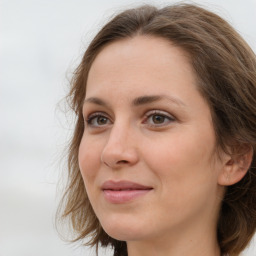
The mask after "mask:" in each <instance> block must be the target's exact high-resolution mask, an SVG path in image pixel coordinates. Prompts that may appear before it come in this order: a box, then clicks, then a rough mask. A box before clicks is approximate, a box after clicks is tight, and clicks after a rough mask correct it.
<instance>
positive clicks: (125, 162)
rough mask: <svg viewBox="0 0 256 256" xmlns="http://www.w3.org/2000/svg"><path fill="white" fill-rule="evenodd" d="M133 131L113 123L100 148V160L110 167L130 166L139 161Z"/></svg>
mask: <svg viewBox="0 0 256 256" xmlns="http://www.w3.org/2000/svg"><path fill="white" fill-rule="evenodd" d="M136 145H137V143H136V138H135V132H134V131H132V129H131V128H127V126H126V127H124V125H121V124H115V125H114V126H113V127H112V128H111V131H110V133H109V135H108V139H107V142H106V144H105V147H104V148H103V150H102V154H101V161H102V163H103V164H105V165H106V166H108V167H110V168H112V169H118V168H121V167H123V166H132V165H135V164H136V163H137V162H138V161H139V156H138V150H137V147H136Z"/></svg>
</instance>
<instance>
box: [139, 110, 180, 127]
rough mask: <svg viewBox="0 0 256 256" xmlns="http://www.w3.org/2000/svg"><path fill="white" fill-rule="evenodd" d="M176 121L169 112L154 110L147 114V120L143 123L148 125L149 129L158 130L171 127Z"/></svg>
mask: <svg viewBox="0 0 256 256" xmlns="http://www.w3.org/2000/svg"><path fill="white" fill-rule="evenodd" d="M175 120H176V119H175V118H174V117H173V116H172V115H170V114H169V113H168V112H165V111H161V110H153V111H149V112H148V113H147V114H146V118H145V119H144V121H143V123H144V124H147V125H148V126H149V127H153V128H157V127H162V126H167V125H170V124H171V123H172V122H174V121H175Z"/></svg>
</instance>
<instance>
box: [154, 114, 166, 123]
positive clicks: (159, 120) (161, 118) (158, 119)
mask: <svg viewBox="0 0 256 256" xmlns="http://www.w3.org/2000/svg"><path fill="white" fill-rule="evenodd" d="M153 121H154V123H157V124H160V123H163V121H164V117H163V116H159V115H155V116H153Z"/></svg>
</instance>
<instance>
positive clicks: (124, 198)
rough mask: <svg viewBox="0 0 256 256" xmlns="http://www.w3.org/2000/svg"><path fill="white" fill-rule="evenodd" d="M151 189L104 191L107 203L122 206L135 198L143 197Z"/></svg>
mask: <svg viewBox="0 0 256 256" xmlns="http://www.w3.org/2000/svg"><path fill="white" fill-rule="evenodd" d="M150 191H151V189H145V190H103V193H104V197H105V199H106V200H107V201H109V202H110V203H113V204H122V203H126V202H129V201H131V200H133V199H135V198H138V197H141V196H143V195H145V194H147V193H148V192H150Z"/></svg>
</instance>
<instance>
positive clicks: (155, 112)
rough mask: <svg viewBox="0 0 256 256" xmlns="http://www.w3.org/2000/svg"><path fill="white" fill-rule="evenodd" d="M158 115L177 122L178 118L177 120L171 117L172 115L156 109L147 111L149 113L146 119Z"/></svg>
mask: <svg viewBox="0 0 256 256" xmlns="http://www.w3.org/2000/svg"><path fill="white" fill-rule="evenodd" d="M157 114H158V115H163V116H166V117H168V118H170V119H173V120H176V118H175V117H174V116H173V115H171V114H170V113H168V112H166V111H163V110H156V109H154V110H149V111H147V113H146V114H145V116H146V117H149V116H151V115H157Z"/></svg>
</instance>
